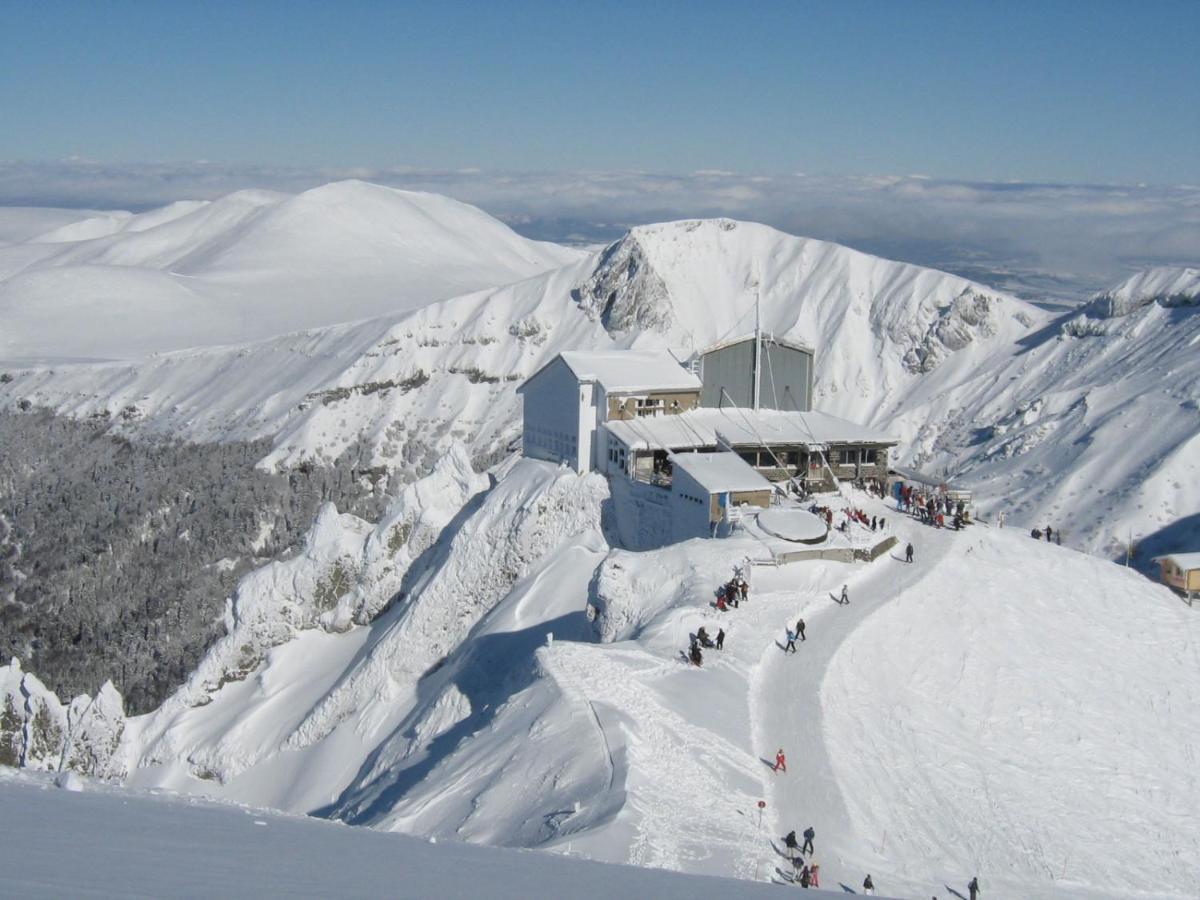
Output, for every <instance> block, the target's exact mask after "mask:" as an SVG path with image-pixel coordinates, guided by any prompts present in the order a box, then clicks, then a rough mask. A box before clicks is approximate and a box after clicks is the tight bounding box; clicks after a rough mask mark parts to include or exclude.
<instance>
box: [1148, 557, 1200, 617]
mask: <svg viewBox="0 0 1200 900" xmlns="http://www.w3.org/2000/svg"><path fill="white" fill-rule="evenodd" d="M1154 561H1155V562H1156V563H1158V564H1159V565H1160V566H1162V581H1163V584H1166V585H1169V586H1171V587H1173V588H1175V589H1176V590H1180V591H1183V593H1184V596H1186V597H1187V601H1188V604H1189V605H1190V604H1191V602H1192V597H1193V596H1194V595H1196V594H1200V553H1171V554H1169V555H1167V556H1156V557H1154Z"/></svg>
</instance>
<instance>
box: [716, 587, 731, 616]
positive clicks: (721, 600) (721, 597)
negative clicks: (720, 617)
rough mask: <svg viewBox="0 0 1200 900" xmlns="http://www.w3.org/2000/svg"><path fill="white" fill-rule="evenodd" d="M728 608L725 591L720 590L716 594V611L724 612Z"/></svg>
mask: <svg viewBox="0 0 1200 900" xmlns="http://www.w3.org/2000/svg"><path fill="white" fill-rule="evenodd" d="M728 609H729V607H728V606H727V605H726V604H725V591H724V590H722V591H721V592H720V593H719V594H717V611H718V612H726V611H728Z"/></svg>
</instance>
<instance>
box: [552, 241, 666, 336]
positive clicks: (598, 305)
mask: <svg viewBox="0 0 1200 900" xmlns="http://www.w3.org/2000/svg"><path fill="white" fill-rule="evenodd" d="M573 296H574V299H575V300H576V301H577V302H578V303H579V307H580V309H582V310H583V311H584V312H585V313H586V314H587V315H588V316H589V317H590V318H592V319H598V320H599V321H600V322H601V323H602V324H603V325H604V327H605V328H606V329H607V330H608V331H609V332H610V333H611V334H612V335H613V336H614V337H618V338H620V337H625V336H627V335H636V334H637V333H639V332H643V331H654V332H659V333H663V334H665V333H666V332H667V331H668V330H669V329H670V326H671V324H672V323H673V321H674V318H673V316H672V313H671V296H670V292H669V291H668V290H667V286H666V285H665V284H664V283H663V280H662V279H661V278H659V277H658V275H657V274H656V273H655V271H654V265H653V263H652V261H651V260H650V258H649V257H648V256H647V253H646V250H645V248H644V247H643V246H642V243H641V241H640V240H639V235H638V232H637V230H636V229H635V230H634V231H632V232H630V233H629V235H627V236H626V237H624V238H622V239H621V240H619V241H617V242H616V243H615V244H612V245H611V246H609V247H608V249H606V250H605V251H604V253H603V254H601V256H600V260H599V264H598V265H597V266H596V269H595V271H593V272H592V274H591V277H589V278H588V280H587V281H585V282H584V283H583V284H582V285H580V286H579V287H578V288H576V289H575V291H574V292H573Z"/></svg>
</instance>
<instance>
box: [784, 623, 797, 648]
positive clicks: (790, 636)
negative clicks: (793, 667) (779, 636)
mask: <svg viewBox="0 0 1200 900" xmlns="http://www.w3.org/2000/svg"><path fill="white" fill-rule="evenodd" d="M783 652H784V653H795V652H796V632H794V631H792V629H790V628H789V629H788V630H787V646H786V647H784V648H783Z"/></svg>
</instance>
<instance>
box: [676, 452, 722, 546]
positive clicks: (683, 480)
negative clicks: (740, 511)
mask: <svg viewBox="0 0 1200 900" xmlns="http://www.w3.org/2000/svg"><path fill="white" fill-rule="evenodd" d="M716 503H717V498H716V497H714V496H712V495H711V494H709V492H708V490H707V489H706V488H704V487H701V486H700V484H699V483H697V481H696V480H695V479H694V478H692V477H691V476H690V475H688V473H687V472H684V471H683V470H682V469H680V468H679V467H678V466H676V467H675V474H674V475H673V476H672V478H671V516H672V519H673V520H674V538H673V539H674V540H676V541H686V540H688V539H690V538H695V537H709V536H710V535H711V534H712V523H713V522H714V521H716V520H717V519H720V517H721V514H720V511H719V510H717V509H716ZM714 510H716V513H715V515H716V518H715V519H714V518H713V516H714Z"/></svg>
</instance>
